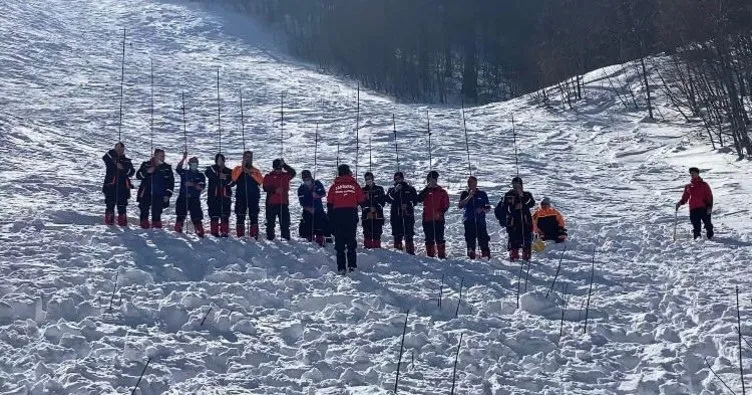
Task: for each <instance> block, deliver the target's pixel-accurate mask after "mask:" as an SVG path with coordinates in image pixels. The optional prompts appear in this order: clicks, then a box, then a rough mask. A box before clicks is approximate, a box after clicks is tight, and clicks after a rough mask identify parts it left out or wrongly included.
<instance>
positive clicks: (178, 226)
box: [175, 221, 183, 233]
mask: <svg viewBox="0 0 752 395" xmlns="http://www.w3.org/2000/svg"><path fill="white" fill-rule="evenodd" d="M175 232H176V233H183V221H177V222H175Z"/></svg>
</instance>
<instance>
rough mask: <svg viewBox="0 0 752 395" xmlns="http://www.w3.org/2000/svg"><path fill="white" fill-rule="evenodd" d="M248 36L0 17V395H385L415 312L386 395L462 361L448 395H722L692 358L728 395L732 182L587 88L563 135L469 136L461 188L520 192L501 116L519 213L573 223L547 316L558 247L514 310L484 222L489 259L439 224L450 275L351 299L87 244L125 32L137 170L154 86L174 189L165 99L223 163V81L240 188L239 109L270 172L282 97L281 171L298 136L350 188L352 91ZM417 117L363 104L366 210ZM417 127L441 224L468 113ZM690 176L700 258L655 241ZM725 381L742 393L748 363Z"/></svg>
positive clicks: (95, 224)
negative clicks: (432, 172)
mask: <svg viewBox="0 0 752 395" xmlns="http://www.w3.org/2000/svg"><path fill="white" fill-rule="evenodd" d="M240 21H242V22H243V23H247V22H246V21H244V20H243V19H242V18H240V17H238V16H232V17H230V16H228V15H225V14H222V13H219V12H217V11H215V10H206V9H201V8H199V7H198V6H196V5H188V4H183V3H180V2H160V1H157V0H133V1H128V2H122V1H117V0H44V1H43V0H5V1H3V2H1V3H0V37H2V40H0V155H1V156H2V159H3V166H2V171H1V172H0V185H1V187H0V251H1V252H0V393H2V394H27V393H31V394H65V393H75V394H100V393H129V392H130V390H131V389H132V388H133V386H134V385H135V384H136V381H137V379H138V375H139V374H140V373H141V371H142V369H143V368H144V365H145V363H146V361H147V358H151V359H150V362H149V366H148V369H147V370H146V374H145V376H144V379H143V381H142V382H141V384H140V386H139V390H140V393H142V394H159V393H170V394H188V393H191V394H193V393H196V394H231V393H232V394H240V393H252V394H386V393H388V392H389V391H390V390H391V389H392V388H393V386H394V379H395V371H396V367H397V354H398V353H399V349H400V337H401V333H402V326H403V323H404V319H405V311H407V310H408V309H409V310H410V314H409V319H408V325H407V336H406V339H405V352H404V357H403V366H402V375H401V378H400V384H399V392H400V393H405V394H448V393H449V391H450V387H451V375H452V367H453V363H454V356H455V353H456V350H457V344H458V341H459V338H460V335H462V336H463V337H462V343H461V351H460V353H459V360H458V363H457V370H458V373H457V387H456V391H455V393H459V394H564V393H577V394H614V393H615V394H659V393H660V394H716V393H722V392H723V391H724V389H723V388H722V385H721V384H720V382H719V381H718V380H717V379H716V378H714V377H713V376H712V375H711V374H710V371H709V370H708V368H707V367H706V365H705V358H706V357H707V358H708V362H709V363H710V364H711V366H713V368H714V370H716V371H717V372H719V374H720V375H721V376H722V377H723V379H724V380H725V381H726V382H727V383H728V384H729V385H730V386H731V387H732V388H734V389H735V390H737V392H738V391H739V389H740V388H741V382H740V380H739V374H738V372H739V368H738V358H739V355H738V351H737V349H736V347H737V346H736V342H737V334H736V331H735V329H734V327H735V325H736V311H735V307H734V302H735V299H734V286H735V285H738V286H739V287H740V289H741V306H742V309H741V315H742V332H743V333H744V334H745V335H752V324H750V320H749V317H750V314H752V300H751V299H750V297H752V291H751V290H750V287H749V281H746V280H748V279H749V278H750V277H749V276H750V273H751V272H752V270H751V269H749V268H748V266H749V264H750V263H752V237H750V236H751V234H752V232H750V230H749V223H750V216H751V214H750V209H749V207H748V205H749V202H750V201H751V198H752V181H751V176H752V172H751V171H750V166H749V163H748V162H735V160H734V157H733V156H731V155H728V154H722V153H717V152H712V151H711V150H710V149H709V148H708V147H707V146H706V145H705V144H703V142H702V141H701V139H700V137H698V136H699V135H700V132H701V129H700V128H699V126H698V125H686V124H684V123H683V122H680V121H679V118H678V117H676V116H675V114H673V112H672V111H671V109H670V107H669V106H668V105H667V104H666V103H663V102H662V100H661V98H659V105H660V107H659V108H660V109H661V111H662V114H664V115H665V116H666V118H667V121H666V122H660V123H653V122H645V121H644V119H643V117H644V114H636V113H626V112H625V111H623V109H622V108H621V107H620V104H619V102H618V100H617V99H616V97H615V95H614V94H613V93H612V91H611V89H610V88H609V86H608V84H607V83H606V82H604V81H595V82H591V83H590V84H589V85H588V86H587V92H586V94H587V100H585V101H583V102H581V103H578V104H577V108H576V111H562V110H559V109H558V108H559V107H558V106H554V107H553V108H551V109H546V108H541V107H538V106H535V105H533V104H532V103H531V102H530V99H529V98H520V99H518V100H513V101H510V102H507V103H502V104H493V105H487V106H482V107H476V108H468V109H467V110H466V116H467V127H468V132H469V135H470V149H471V151H472V154H473V158H472V161H473V171H474V173H475V174H476V175H477V176H478V177H479V179H480V183H481V186H482V187H483V188H485V189H486V190H487V191H488V192H489V195H490V196H491V198H492V200H494V201H498V199H499V198H500V197H501V195H502V194H503V192H505V191H506V189H507V188H508V184H509V181H510V179H511V177H512V176H513V175H514V174H515V172H516V170H515V160H514V147H513V134H512V133H511V123H510V122H509V120H510V117H511V115H512V114H514V117H515V119H516V120H517V125H516V126H517V131H518V133H519V134H518V140H519V148H520V173H521V176H522V177H523V178H524V179H525V181H526V187H527V189H529V190H531V191H532V192H533V193H534V195H535V196H536V197H538V198H541V197H543V196H550V197H551V198H552V199H553V201H554V203H555V204H556V205H557V206H558V207H559V208H560V209H561V210H562V211H563V212H564V214H565V216H566V217H567V220H568V222H569V224H568V225H569V229H570V234H571V235H572V237H571V241H570V242H569V243H568V250H567V251H566V253H564V259H563V264H562V269H561V274H560V275H559V278H558V280H557V282H556V286H555V290H554V293H552V296H550V297H549V298H546V297H545V295H546V292H547V290H548V288H549V286H550V284H551V282H552V280H553V277H554V275H555V273H556V267H557V263H558V258H559V257H560V254H561V246H556V247H551V248H549V249H548V251H547V252H545V253H543V254H539V255H536V256H535V258H534V262H533V264H532V267H531V270H530V275H529V281H528V283H527V286H526V285H525V283H524V280H523V284H522V288H523V294H522V296H521V300H520V308H517V303H516V293H517V275H518V272H519V270H520V267H519V266H517V265H516V264H510V263H509V262H507V261H506V260H504V259H503V252H502V250H503V243H504V238H505V234H504V233H503V232H502V231H501V229H500V228H499V226H498V224H497V223H496V222H495V221H493V220H490V221H489V222H490V230H491V231H492V242H493V254H494V258H493V259H492V260H491V261H489V262H472V261H468V260H466V259H464V258H463V256H464V241H463V237H462V227H461V223H460V219H461V217H460V212H459V210H456V209H453V210H451V211H450V214H449V218H448V222H449V226H448V230H447V234H448V238H449V250H450V255H451V259H449V260H447V261H445V262H440V261H437V260H433V259H427V258H423V257H410V256H406V255H404V254H401V253H397V252H394V251H391V250H388V249H385V250H381V251H376V252H365V251H361V252H359V255H358V256H359V264H360V268H361V269H360V270H359V271H358V272H357V273H355V274H353V275H351V276H349V277H347V278H342V277H340V276H337V275H336V274H335V271H334V266H335V265H334V261H333V251H332V249H331V247H329V248H327V249H325V250H321V249H318V248H313V247H312V246H310V245H309V244H306V243H302V242H299V241H292V242H289V243H287V242H279V241H277V242H266V241H261V242H258V243H257V242H249V241H246V240H237V239H235V238H230V239H224V240H216V239H213V238H208V239H204V240H199V239H197V238H195V237H194V236H193V235H192V234H191V233H190V230H189V234H188V235H187V236H178V235H176V234H174V233H172V232H170V231H168V230H164V231H143V230H140V229H136V228H135V227H131V228H130V229H125V230H123V229H117V228H110V227H105V226H104V225H102V224H101V223H102V211H103V207H102V203H103V202H102V200H103V198H102V195H101V193H100V187H101V179H102V177H103V174H104V172H103V166H102V163H101V159H100V157H101V155H102V154H103V153H104V151H105V150H107V149H109V148H111V146H112V145H113V144H114V143H115V141H116V139H117V122H118V103H119V78H120V59H121V58H120V56H121V54H120V51H121V47H120V45H121V41H120V40H121V37H122V36H121V34H122V31H121V30H119V29H121V28H122V27H127V28H128V34H129V35H128V39H127V43H128V45H127V54H126V86H125V106H124V110H125V111H124V114H123V119H124V125H123V139H124V141H125V142H126V144H127V149H128V153H129V156H131V157H132V158H133V159H134V162H135V163H140V161H142V160H145V159H146V158H147V157H148V151H149V147H150V138H149V134H148V131H149V89H150V85H149V67H150V61H151V60H153V63H154V68H155V90H156V95H155V101H156V104H157V108H156V125H157V127H156V132H157V133H156V135H155V136H154V139H155V145H156V146H159V147H164V148H166V149H167V158H168V162H169V163H172V164H173V165H174V164H175V163H176V162H177V161H178V160H179V152H180V151H182V144H183V143H182V136H181V123H180V94H181V92H183V91H185V94H186V98H187V108H188V130H189V138H190V143H189V151H190V153H191V154H192V155H197V156H199V157H200V159H201V161H202V163H203V164H208V163H209V162H210V159H211V158H213V156H214V154H215V153H216V150H217V142H216V141H217V133H216V130H217V127H216V126H217V125H216V101H215V85H214V84H215V83H216V82H215V77H216V68H217V66H219V67H220V73H221V91H222V98H223V101H222V106H223V107H222V114H223V118H222V129H223V146H222V149H223V151H224V152H226V153H227V154H228V155H229V159H230V162H231V163H232V164H235V163H237V160H238V158H239V156H240V153H241V150H242V144H241V133H240V119H239V114H240V109H239V100H238V92H239V90H240V89H243V92H244V97H245V104H246V106H247V107H246V124H247V125H248V128H247V136H248V144H249V146H250V147H252V149H253V150H254V151H255V157H256V160H257V163H259V164H260V166H261V167H262V168H263V169H264V170H268V169H269V168H270V167H271V166H270V165H271V160H272V159H273V158H274V157H277V156H279V155H280V154H281V147H280V144H279V138H280V133H279V108H278V107H279V101H280V97H281V95H282V94H283V93H284V94H285V101H286V111H285V122H286V124H285V136H284V156H285V157H286V158H287V161H288V162H289V163H290V164H292V165H293V166H294V167H296V168H297V169H298V170H302V169H304V168H310V169H312V167H313V162H314V158H313V141H314V129H315V128H314V125H315V123H316V122H319V124H320V135H321V146H320V147H319V154H320V156H319V158H318V175H319V176H320V178H321V179H322V180H323V181H325V183H327V184H328V183H330V182H331V180H332V176H333V170H334V165H335V163H336V144H337V142H339V143H340V144H341V148H342V154H341V160H343V161H347V162H350V163H353V162H354V158H355V150H354V146H355V143H354V141H355V136H354V133H353V131H354V129H355V89H354V88H355V86H356V83H355V82H353V81H349V80H343V79H338V78H335V77H331V76H327V75H322V74H318V73H317V72H316V71H315V68H312V67H308V66H305V65H300V64H296V63H294V62H290V61H289V60H284V59H285V57H284V56H282V55H281V54H279V53H276V52H275V51H274V50H273V49H270V46H269V45H261V44H260V43H263V42H266V39H265V38H264V37H263V35H262V33H261V32H260V31H254V30H251V31H249V30H247V29H246V28H245V26H247V25H243V26H240V25H239V24H238V23H239V22H240ZM604 73H608V74H611V75H614V76H619V77H620V78H621V81H628V82H629V83H631V84H633V85H634V86H635V87H638V86H639V82H638V81H637V79H636V78H635V76H634V75H632V74H630V73H629V72H625V71H623V69H622V68H621V67H618V66H617V67H611V68H607V69H605V70H600V71H597V72H595V73H592V74H591V75H589V76H588V77H587V80H588V81H593V80H596V79H598V78H601V77H602V76H603V75H604ZM554 104H555V103H554ZM426 110H428V109H427V108H425V107H421V106H408V105H400V104H395V103H394V102H392V101H391V100H389V99H387V98H384V97H383V96H380V95H377V94H373V93H370V92H361V120H362V122H361V130H360V137H361V145H360V166H361V167H360V169H359V171H360V173H361V175H362V173H363V172H364V170H365V167H367V163H368V141H369V139H372V141H373V171H374V172H375V173H376V175H377V179H378V180H379V181H381V183H382V184H386V183H387V182H388V181H389V180H390V179H391V175H392V172H393V171H394V170H395V168H396V161H395V154H394V146H393V140H392V136H393V134H392V131H391V114H392V113H394V114H396V119H397V128H398V135H399V138H400V144H401V145H400V160H401V163H400V165H401V168H403V169H404V170H406V174H407V175H408V177H409V178H410V179H411V180H412V181H415V182H416V184H420V183H419V182H418V181H419V180H420V179H422V178H423V175H424V174H425V172H426V171H427V169H428V155H427V139H426V130H425V124H426V118H425V116H426ZM429 114H430V116H431V128H432V131H433V133H434V134H433V147H434V151H433V158H434V159H433V167H434V168H436V169H438V170H439V171H440V172H441V174H442V176H441V179H440V181H441V183H442V184H444V185H446V186H448V188H449V190H450V193H451V196H452V199H453V201H456V200H457V197H458V195H459V192H460V190H461V188H462V186H463V185H464V182H465V178H466V176H467V161H466V156H465V146H464V141H465V139H464V136H463V134H462V123H461V116H460V112H459V110H458V109H457V108H431V109H430V113H429ZM690 165H697V166H699V167H700V168H701V169H703V172H704V176H705V178H706V180H707V181H709V182H710V184H711V186H712V187H713V188H714V191H715V193H716V202H717V203H716V209H715V222H716V224H717V226H718V233H717V240H716V241H714V242H708V241H698V242H694V241H691V237H690V235H689V227H688V223H687V222H688V221H687V218H686V217H687V212H686V209H683V210H682V211H680V214H681V215H680V220H681V222H680V232H679V234H680V240H679V241H677V242H673V241H672V238H671V234H672V230H673V223H674V210H673V204H674V203H675V201H676V200H678V198H679V195H680V193H681V189H682V186H683V185H684V184H685V183H686V182H687V181H688V175H687V167H689V166H690ZM296 184H297V181H296ZM134 206H135V204H133V202H132V206H131V208H130V215H131V217H134V216H135V215H136V213H135V207H134ZM294 206H295V208H294V209H293V211H294V213H295V214H294V217H293V221H294V222H296V221H297V220H298V218H299V215H298V211H299V209H298V207H297V205H294ZM166 219H167V222H168V223H171V222H172V221H173V220H174V212H173V211H172V209H169V210H168V211H167V214H166ZM418 228H419V227H418ZM262 229H263V228H262ZM388 232H389V229H388V227H387V229H386V233H387V234H388ZM418 234H419V235H420V234H422V231H421V230H418ZM384 240H385V241H386V237H385V238H384ZM420 240H421V239H420V237H418V241H419V242H420ZM593 248H596V249H597V255H596V265H595V267H596V271H595V276H594V284H593V294H592V300H591V304H590V312H589V320H590V323H589V326H588V333H587V334H584V333H583V319H584V304H585V301H586V298H587V293H588V286H589V284H588V282H589V278H590V263H591V256H592V250H593ZM421 252H422V249H421ZM442 277H444V285H443V305H442V308H439V307H438V306H437V299H438V296H439V289H440V288H441V287H442V286H441V282H442ZM523 277H524V276H523ZM113 289H114V290H115V292H114V293H113ZM564 290H567V291H568V292H567V293H566V294H565V293H564ZM460 291H461V295H462V302H461V303H460V304H459V314H458V316H456V317H455V310H456V309H457V305H458V300H459V297H460ZM110 304H111V306H112V308H111V309H110ZM565 306H566V311H565V314H564V326H563V333H564V335H563V337H561V338H560V337H559V330H560V327H559V319H560V317H561V314H562V313H561V312H562V307H565ZM207 312H208V315H207ZM204 317H206V319H205V322H203V325H202V320H203V319H204ZM750 340H752V339H750ZM742 356H743V359H744V367H745V371H746V372H749V370H750V369H752V349H750V348H749V347H747V346H746V345H745V348H744V350H743V351H742ZM747 377H748V379H749V380H752V376H749V375H748V376H747ZM137 393H138V392H137Z"/></svg>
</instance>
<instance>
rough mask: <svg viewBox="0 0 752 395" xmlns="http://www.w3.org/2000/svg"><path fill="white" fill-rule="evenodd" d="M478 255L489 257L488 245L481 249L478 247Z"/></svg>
mask: <svg viewBox="0 0 752 395" xmlns="http://www.w3.org/2000/svg"><path fill="white" fill-rule="evenodd" d="M480 256H481V257H482V258H488V259H491V249H490V248H488V247H481V249H480Z"/></svg>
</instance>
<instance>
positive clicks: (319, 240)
mask: <svg viewBox="0 0 752 395" xmlns="http://www.w3.org/2000/svg"><path fill="white" fill-rule="evenodd" d="M316 244H318V245H320V246H322V247H323V246H324V235H316Z"/></svg>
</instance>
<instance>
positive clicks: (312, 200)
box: [298, 170, 329, 247]
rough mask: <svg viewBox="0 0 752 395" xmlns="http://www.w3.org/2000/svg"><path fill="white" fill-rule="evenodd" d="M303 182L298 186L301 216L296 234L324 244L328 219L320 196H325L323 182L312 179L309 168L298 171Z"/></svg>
mask: <svg viewBox="0 0 752 395" xmlns="http://www.w3.org/2000/svg"><path fill="white" fill-rule="evenodd" d="M300 176H301V178H302V179H303V184H302V185H301V186H300V187H299V188H298V200H299V201H300V207H302V208H303V217H302V218H301V219H300V227H299V228H298V234H299V235H300V237H302V238H304V239H306V240H308V241H313V239H314V237H315V239H316V243H318V244H319V245H320V246H322V247H323V246H324V235H325V234H327V233H328V232H327V228H328V227H329V220H328V218H327V216H326V213H325V212H324V204H323V203H322V202H321V198H323V197H324V196H326V189H324V184H322V183H321V181H319V180H314V179H313V176H312V175H311V171H310V170H303V171H302V172H300Z"/></svg>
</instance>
